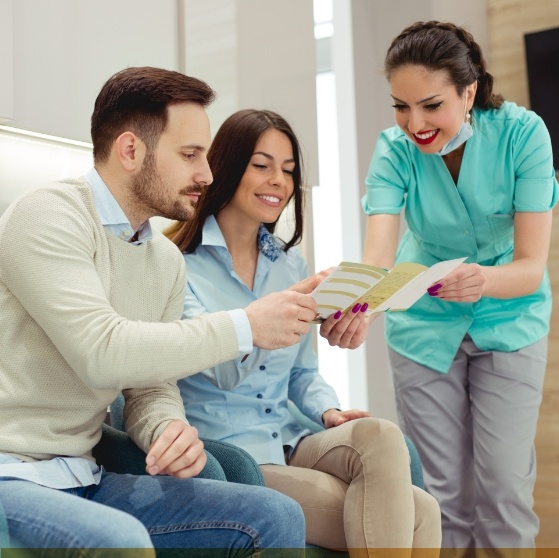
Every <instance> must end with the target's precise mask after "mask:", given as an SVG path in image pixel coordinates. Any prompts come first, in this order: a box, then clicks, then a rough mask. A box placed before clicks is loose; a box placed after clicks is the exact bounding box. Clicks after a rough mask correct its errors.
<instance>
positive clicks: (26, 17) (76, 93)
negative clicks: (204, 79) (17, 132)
mask: <svg viewBox="0 0 559 558" xmlns="http://www.w3.org/2000/svg"><path fill="white" fill-rule="evenodd" d="M5 1H6V0H0V2H2V3H3V2H5ZM177 5H178V2H177V0H158V1H157V2H153V0H135V2H133V3H130V2H115V1H114V0H95V2H91V1H90V0H49V1H48V2H44V1H40V0H17V2H15V1H14V2H13V5H12V8H13V13H12V22H13V25H12V32H13V33H12V35H13V68H14V77H13V121H12V123H11V125H13V126H16V127H19V128H23V129H26V130H32V131H35V132H42V133H46V134H51V135H55V136H61V137H65V138H70V139H75V140H81V141H87V142H89V141H90V140H91V138H90V133H89V120H90V116H91V112H92V110H93V104H94V101H95V97H96V96H97V93H98V92H99V89H100V88H101V86H102V85H103V83H104V82H105V81H106V80H107V79H108V78H109V77H110V76H111V75H113V74H114V73H115V72H117V71H119V70H121V69H123V68H125V67H128V66H160V67H164V68H167V69H172V70H176V69H178V58H179V48H178V23H177V21H178V19H177V9H178V8H177ZM3 27H4V26H3Z"/></svg>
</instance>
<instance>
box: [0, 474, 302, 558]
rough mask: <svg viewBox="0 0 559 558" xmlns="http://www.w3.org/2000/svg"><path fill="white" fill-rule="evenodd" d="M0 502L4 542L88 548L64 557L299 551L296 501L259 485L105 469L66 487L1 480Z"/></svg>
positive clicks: (299, 518)
mask: <svg viewBox="0 0 559 558" xmlns="http://www.w3.org/2000/svg"><path fill="white" fill-rule="evenodd" d="M0 502H1V503H2V506H3V508H4V511H5V514H6V517H7V520H8V529H9V532H10V541H11V542H12V541H14V542H15V546H19V547H22V548H58V549H61V548H66V549H67V548H74V549H75V548H83V549H91V550H90V551H88V552H79V553H78V554H76V553H75V552H74V554H72V553H71V552H69V553H68V554H67V555H68V556H80V558H85V557H87V558H89V557H95V558H98V557H101V556H103V557H105V556H107V553H106V549H108V548H112V549H117V548H118V549H123V551H121V552H118V551H113V552H111V554H110V556H111V557H113V556H115V557H116V556H118V557H121V556H130V558H131V557H132V556H133V557H134V558H144V557H145V558H151V557H153V556H154V552H153V550H152V549H153V547H155V548H157V549H162V548H165V549H173V548H174V549H185V548H186V549H199V550H198V551H197V552H194V550H191V551H188V552H185V553H180V554H177V553H174V554H172V555H173V556H187V555H188V556H189V557H192V558H194V557H198V556H204V557H205V556H212V557H214V556H231V557H233V556H235V557H245V556H252V555H253V554H254V553H255V552H258V551H260V550H261V549H289V550H287V551H286V553H285V555H286V556H296V557H297V556H303V555H304V550H303V549H304V546H305V522H304V517H303V512H302V510H301V508H300V506H299V504H297V503H296V502H295V501H294V500H291V499H290V498H288V497H286V496H284V495H283V494H280V493H279V492H276V491H274V490H271V489H268V488H264V487H262V486H249V485H243V484H235V483H228V482H222V481H216V480H209V479H196V478H194V479H175V478H173V477H167V476H157V477H151V476H148V475H140V476H134V475H120V474H116V473H107V472H104V473H103V476H102V479H101V482H100V484H99V485H91V486H87V487H84V488H73V489H67V490H56V489H52V488H46V487H44V486H40V485H37V484H35V483H33V482H29V481H24V480H19V479H3V480H0ZM95 549H103V550H102V551H100V550H95ZM126 549H129V550H128V553H126ZM130 549H136V550H130ZM137 549H144V550H143V551H140V550H137ZM204 549H207V550H206V551H205V550H204ZM295 549H299V550H295ZM159 554H160V552H158V555H159ZM167 554H169V552H168V553H167ZM268 554H271V555H273V556H277V555H283V554H282V553H281V552H280V551H279V550H275V551H272V550H270V551H266V552H264V553H263V556H267V555H268ZM36 555H40V553H38V554H33V556H36ZM163 555H165V554H163ZM18 556H19V555H18ZM56 556H57V557H58V556H65V554H64V553H58V554H56Z"/></svg>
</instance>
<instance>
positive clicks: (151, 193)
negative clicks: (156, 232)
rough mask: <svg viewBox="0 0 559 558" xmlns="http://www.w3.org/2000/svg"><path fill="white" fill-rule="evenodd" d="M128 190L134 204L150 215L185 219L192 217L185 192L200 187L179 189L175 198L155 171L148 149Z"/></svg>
mask: <svg viewBox="0 0 559 558" xmlns="http://www.w3.org/2000/svg"><path fill="white" fill-rule="evenodd" d="M130 191H131V194H132V196H133V198H134V203H135V205H141V206H142V208H143V209H144V210H146V211H148V212H149V213H151V214H152V216H160V217H165V218H167V219H172V220H177V221H187V220H189V219H190V218H191V217H192V214H193V213H194V209H193V207H192V206H191V205H190V203H189V201H188V198H186V197H185V194H188V193H189V192H199V191H200V187H198V186H188V187H186V188H184V189H183V190H181V191H180V193H179V194H178V195H179V196H180V197H179V198H178V199H177V198H175V197H174V196H173V194H172V189H171V188H170V187H168V185H167V183H166V182H165V181H164V180H163V179H162V178H161V176H160V174H159V173H158V172H157V165H156V163H155V156H154V154H153V153H152V152H149V151H148V153H147V154H146V158H145V159H144V163H143V165H142V170H141V171H140V172H139V173H138V174H137V175H136V176H133V177H132V183H131V186H130ZM183 200H184V201H183Z"/></svg>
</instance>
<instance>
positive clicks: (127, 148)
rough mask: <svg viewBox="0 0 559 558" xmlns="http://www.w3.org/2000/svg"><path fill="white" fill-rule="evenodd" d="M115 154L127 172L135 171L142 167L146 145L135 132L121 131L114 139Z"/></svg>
mask: <svg viewBox="0 0 559 558" xmlns="http://www.w3.org/2000/svg"><path fill="white" fill-rule="evenodd" d="M114 147H115V152H116V156H117V158H118V160H119V162H120V164H121V165H122V168H123V169H124V170H126V171H127V172H135V171H137V170H139V169H141V168H142V164H143V162H144V158H145V156H146V145H145V143H144V142H143V141H142V140H141V139H140V138H139V137H138V136H136V134H134V133H132V132H123V133H122V134H120V136H118V138H116V140H115V144H114Z"/></svg>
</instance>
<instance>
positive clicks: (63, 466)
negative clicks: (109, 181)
mask: <svg viewBox="0 0 559 558" xmlns="http://www.w3.org/2000/svg"><path fill="white" fill-rule="evenodd" d="M85 179H86V181H87V182H88V183H89V185H90V186H91V190H92V192H93V197H94V199H95V207H96V209H97V213H98V215H99V219H100V221H101V223H102V225H103V226H104V228H105V230H107V231H108V232H110V233H111V234H113V235H115V236H117V237H118V238H120V239H122V240H124V241H125V242H129V241H130V239H131V238H132V237H134V235H135V233H136V231H134V230H133V229H132V226H131V225H130V221H129V220H128V218H127V217H126V215H125V214H124V212H123V211H122V209H121V207H120V206H119V204H118V202H117V201H116V199H115V198H114V196H113V195H112V194H111V191H110V190H109V189H108V188H107V186H106V184H105V183H104V182H103V180H102V178H101V177H100V176H99V173H98V172H97V170H96V169H95V168H93V169H91V170H90V171H89V172H88V173H87V174H86V175H85ZM137 232H138V235H137V240H135V241H134V242H132V244H135V245H138V244H141V243H142V242H147V241H149V240H150V239H151V238H152V230H151V226H150V223H149V221H146V222H145V223H143V224H142V225H141V226H140V227H139V228H138V231H137ZM229 314H230V316H231V318H232V320H233V323H234V325H235V328H236V331H237V338H238V340H239V355H241V356H242V355H245V354H247V353H250V352H251V351H252V331H251V329H250V323H249V321H248V318H247V316H246V314H245V312H244V310H234V311H232V312H230V313H229ZM2 477H4V478H6V477H14V478H18V479H25V480H29V481H32V482H34V483H36V484H40V485H43V486H48V487H51V488H58V489H63V488H74V487H77V486H89V485H91V484H99V482H100V481H101V468H100V467H99V466H98V465H96V464H95V463H94V462H93V461H90V460H89V459H85V458H81V457H56V458H54V459H50V460H45V461H32V462H27V461H22V460H20V459H18V458H16V457H13V456H11V455H6V454H0V478H2Z"/></svg>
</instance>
